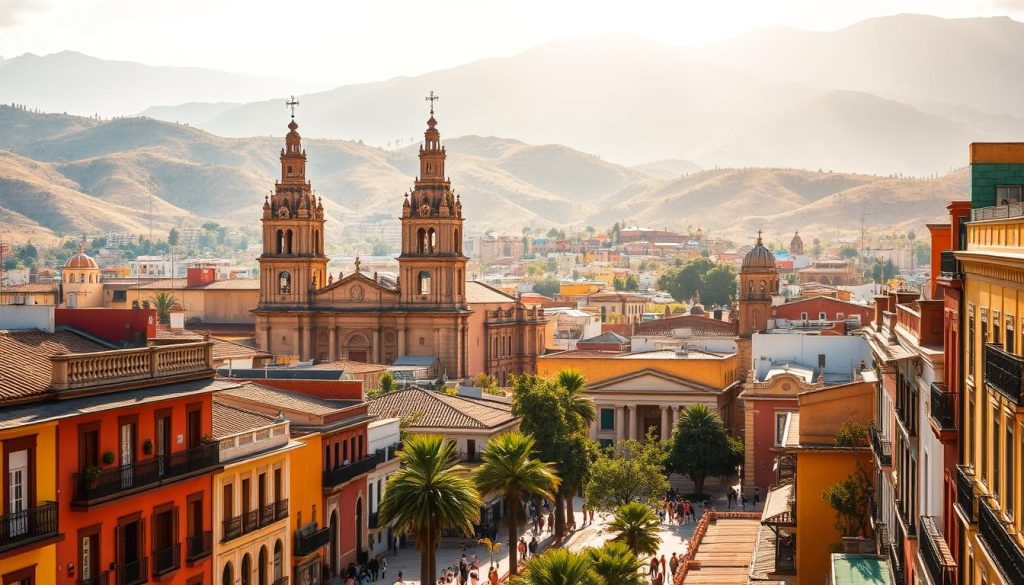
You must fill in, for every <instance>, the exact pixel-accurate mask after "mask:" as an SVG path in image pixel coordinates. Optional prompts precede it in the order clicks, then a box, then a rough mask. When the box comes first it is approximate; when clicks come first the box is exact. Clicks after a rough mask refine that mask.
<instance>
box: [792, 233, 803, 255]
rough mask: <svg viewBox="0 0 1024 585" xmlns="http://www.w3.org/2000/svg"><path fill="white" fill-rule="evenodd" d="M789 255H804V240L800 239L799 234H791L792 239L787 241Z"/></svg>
mask: <svg viewBox="0 0 1024 585" xmlns="http://www.w3.org/2000/svg"><path fill="white" fill-rule="evenodd" d="M789 255H790V256H803V255H804V240H803V238H801V237H800V232H794V233H793V239H792V240H790V241H789Z"/></svg>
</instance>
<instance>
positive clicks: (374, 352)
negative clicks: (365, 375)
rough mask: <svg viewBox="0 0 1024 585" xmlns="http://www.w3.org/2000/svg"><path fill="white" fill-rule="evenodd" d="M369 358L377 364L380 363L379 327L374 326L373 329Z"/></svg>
mask: <svg viewBox="0 0 1024 585" xmlns="http://www.w3.org/2000/svg"><path fill="white" fill-rule="evenodd" d="M370 354H371V356H372V357H371V358H370V361H371V362H373V363H375V364H379V363H380V328H379V327H375V328H374V329H373V345H372V346H371V347H370Z"/></svg>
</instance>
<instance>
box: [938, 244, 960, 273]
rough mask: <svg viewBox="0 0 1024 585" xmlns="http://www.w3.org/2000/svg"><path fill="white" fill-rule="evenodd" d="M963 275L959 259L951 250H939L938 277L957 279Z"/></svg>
mask: <svg viewBox="0 0 1024 585" xmlns="http://www.w3.org/2000/svg"><path fill="white" fill-rule="evenodd" d="M962 276H963V269H962V268H961V267H960V261H959V260H957V259H956V256H954V255H953V251H952V250H943V251H942V252H939V278H942V279H943V280H957V279H959V278H961V277H962Z"/></svg>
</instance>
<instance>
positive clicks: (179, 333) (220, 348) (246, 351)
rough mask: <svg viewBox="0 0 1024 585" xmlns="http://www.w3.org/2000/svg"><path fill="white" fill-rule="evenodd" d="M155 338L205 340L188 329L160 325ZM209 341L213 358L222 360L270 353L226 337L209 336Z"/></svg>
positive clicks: (263, 355) (267, 355)
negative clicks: (174, 328) (211, 343)
mask: <svg viewBox="0 0 1024 585" xmlns="http://www.w3.org/2000/svg"><path fill="white" fill-rule="evenodd" d="M156 338H157V339H180V340H182V341H205V340H206V339H205V338H204V337H203V335H202V334H200V333H196V332H195V331H189V330H187V329H186V330H173V329H167V328H164V327H160V328H158V329H157V330H156ZM209 341H212V342H213V359H214V360H223V359H228V358H246V357H269V356H270V354H268V353H266V352H263V351H260V350H258V349H255V348H252V347H249V346H248V345H243V344H241V343H235V342H233V341H228V340H226V339H221V338H219V337H213V336H211V337H210V338H209Z"/></svg>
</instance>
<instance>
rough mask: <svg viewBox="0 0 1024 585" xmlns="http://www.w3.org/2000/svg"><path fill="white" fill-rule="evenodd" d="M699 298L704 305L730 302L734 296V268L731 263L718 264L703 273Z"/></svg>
mask: <svg viewBox="0 0 1024 585" xmlns="http://www.w3.org/2000/svg"><path fill="white" fill-rule="evenodd" d="M700 298H701V301H702V302H703V303H704V304H706V305H722V306H728V305H729V304H731V303H732V299H734V298H736V269H735V268H733V267H732V265H731V264H718V265H717V266H715V267H714V268H712V269H711V270H709V271H708V272H707V274H705V275H704V286H702V287H701V288H700Z"/></svg>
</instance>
